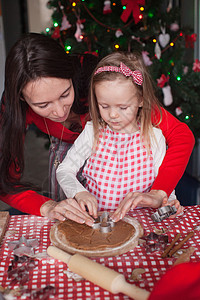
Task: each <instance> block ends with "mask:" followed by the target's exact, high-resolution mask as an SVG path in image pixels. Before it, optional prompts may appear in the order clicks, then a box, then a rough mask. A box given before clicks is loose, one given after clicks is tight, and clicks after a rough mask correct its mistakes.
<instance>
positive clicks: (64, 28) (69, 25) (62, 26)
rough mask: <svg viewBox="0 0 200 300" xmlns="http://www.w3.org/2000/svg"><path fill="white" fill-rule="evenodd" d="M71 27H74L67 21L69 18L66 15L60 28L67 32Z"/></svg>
mask: <svg viewBox="0 0 200 300" xmlns="http://www.w3.org/2000/svg"><path fill="white" fill-rule="evenodd" d="M70 27H72V25H71V24H70V23H69V21H68V20H67V17H66V15H63V18H62V24H61V27H60V30H61V31H62V30H67V29H69V28H70Z"/></svg>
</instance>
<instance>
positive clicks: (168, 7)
mask: <svg viewBox="0 0 200 300" xmlns="http://www.w3.org/2000/svg"><path fill="white" fill-rule="evenodd" d="M172 4H173V0H169V3H168V6H167V12H168V13H169V12H170V10H171V9H172Z"/></svg>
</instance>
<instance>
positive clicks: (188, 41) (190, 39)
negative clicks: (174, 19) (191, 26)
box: [185, 33, 197, 49]
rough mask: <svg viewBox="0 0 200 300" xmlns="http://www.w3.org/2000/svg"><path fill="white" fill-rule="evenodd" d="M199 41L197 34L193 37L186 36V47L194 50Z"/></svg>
mask: <svg viewBox="0 0 200 300" xmlns="http://www.w3.org/2000/svg"><path fill="white" fill-rule="evenodd" d="M196 40H197V35H196V33H193V34H191V35H187V34H186V35H185V47H186V48H192V49H194V42H196Z"/></svg>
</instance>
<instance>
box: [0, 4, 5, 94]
mask: <svg viewBox="0 0 200 300" xmlns="http://www.w3.org/2000/svg"><path fill="white" fill-rule="evenodd" d="M5 56H6V54H5V41H4V30H3V20H2V10H1V0H0V98H1V94H2V92H3V86H4V66H5Z"/></svg>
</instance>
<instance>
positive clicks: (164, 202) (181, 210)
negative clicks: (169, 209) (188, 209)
mask: <svg viewBox="0 0 200 300" xmlns="http://www.w3.org/2000/svg"><path fill="white" fill-rule="evenodd" d="M167 205H170V206H173V205H175V207H176V209H177V212H176V213H175V214H174V215H171V216H170V218H172V219H173V218H176V216H177V215H179V214H182V212H183V210H184V208H183V206H181V204H180V202H179V201H178V200H177V199H174V200H170V201H169V200H168V199H167V198H164V199H163V202H162V206H167Z"/></svg>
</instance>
